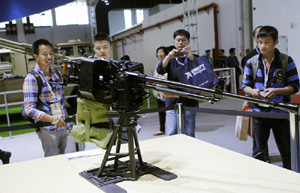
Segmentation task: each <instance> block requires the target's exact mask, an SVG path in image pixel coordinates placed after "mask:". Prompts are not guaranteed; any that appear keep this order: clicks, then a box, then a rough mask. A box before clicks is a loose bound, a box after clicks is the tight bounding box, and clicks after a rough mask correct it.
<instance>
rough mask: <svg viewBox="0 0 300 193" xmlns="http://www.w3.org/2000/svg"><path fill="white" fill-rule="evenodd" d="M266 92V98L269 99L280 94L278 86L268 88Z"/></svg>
mask: <svg viewBox="0 0 300 193" xmlns="http://www.w3.org/2000/svg"><path fill="white" fill-rule="evenodd" d="M264 92H265V93H267V94H266V96H265V98H266V99H268V100H272V99H274V98H275V97H276V96H277V95H278V93H277V89H276V88H267V89H265V90H264Z"/></svg>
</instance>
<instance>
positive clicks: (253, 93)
mask: <svg viewBox="0 0 300 193" xmlns="http://www.w3.org/2000/svg"><path fill="white" fill-rule="evenodd" d="M259 93H260V90H259V89H252V90H251V96H252V97H253V98H257V99H264V97H262V96H261V95H260V94H259Z"/></svg>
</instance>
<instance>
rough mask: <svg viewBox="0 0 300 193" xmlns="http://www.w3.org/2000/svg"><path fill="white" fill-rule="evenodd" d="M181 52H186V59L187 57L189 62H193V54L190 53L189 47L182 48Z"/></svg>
mask: <svg viewBox="0 0 300 193" xmlns="http://www.w3.org/2000/svg"><path fill="white" fill-rule="evenodd" d="M182 52H185V53H186V52H187V57H188V59H190V60H194V55H193V53H192V50H191V47H190V46H186V47H184V48H183V49H182ZM184 57H185V55H184Z"/></svg>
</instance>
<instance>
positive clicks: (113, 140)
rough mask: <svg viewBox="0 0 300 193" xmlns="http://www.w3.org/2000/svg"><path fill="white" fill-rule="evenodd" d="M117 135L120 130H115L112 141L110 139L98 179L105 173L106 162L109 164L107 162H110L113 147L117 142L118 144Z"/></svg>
mask: <svg viewBox="0 0 300 193" xmlns="http://www.w3.org/2000/svg"><path fill="white" fill-rule="evenodd" d="M117 133H118V130H117V129H114V132H113V134H112V137H111V139H110V142H109V145H108V147H107V149H106V152H105V155H104V157H103V160H102V163H101V167H100V168H99V171H98V174H97V176H98V177H100V176H101V175H102V172H103V170H104V167H105V164H106V162H107V160H108V156H109V154H110V151H111V148H112V146H113V145H114V144H115V142H116V139H117Z"/></svg>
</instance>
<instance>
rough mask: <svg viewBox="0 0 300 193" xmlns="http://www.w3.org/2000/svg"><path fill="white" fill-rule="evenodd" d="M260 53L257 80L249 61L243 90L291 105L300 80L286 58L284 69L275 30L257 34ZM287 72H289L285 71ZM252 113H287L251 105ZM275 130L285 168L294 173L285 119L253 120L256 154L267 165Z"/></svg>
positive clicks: (267, 27) (268, 28) (287, 125)
mask: <svg viewBox="0 0 300 193" xmlns="http://www.w3.org/2000/svg"><path fill="white" fill-rule="evenodd" d="M257 39H258V47H259V50H260V53H259V58H258V64H257V65H258V66H257V71H256V76H254V77H256V78H255V80H253V73H252V72H253V71H254V70H253V69H255V67H254V65H253V63H254V62H253V60H251V59H248V60H247V63H246V66H245V70H244V76H243V85H242V89H243V91H244V92H245V94H247V95H248V96H252V97H254V98H258V99H265V100H269V101H276V102H285V103H289V102H290V95H291V94H294V93H296V92H298V90H299V77H298V72H297V69H296V65H295V62H294V61H293V59H292V58H291V57H288V58H287V62H286V64H285V65H287V66H286V68H283V63H284V62H282V61H283V60H282V58H283V54H281V53H280V52H279V50H278V49H276V48H275V46H276V45H277V43H278V31H277V29H276V28H274V27H272V26H264V27H262V28H261V29H260V31H259V32H258V34H257ZM283 69H286V70H283ZM251 108H252V111H253V112H274V113H284V112H285V111H283V110H279V109H274V108H271V107H262V106H259V105H258V104H251ZM271 129H272V130H273V134H274V137H275V141H276V144H277V147H278V149H279V152H280V154H281V157H282V162H283V167H284V168H287V169H291V150H290V128H289V121H288V120H286V119H270V118H256V117H253V154H252V156H253V157H254V158H256V159H260V160H262V161H267V159H268V158H267V156H266V155H267V152H265V149H266V148H265V147H266V146H267V143H268V138H269V135H270V130H271Z"/></svg>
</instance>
